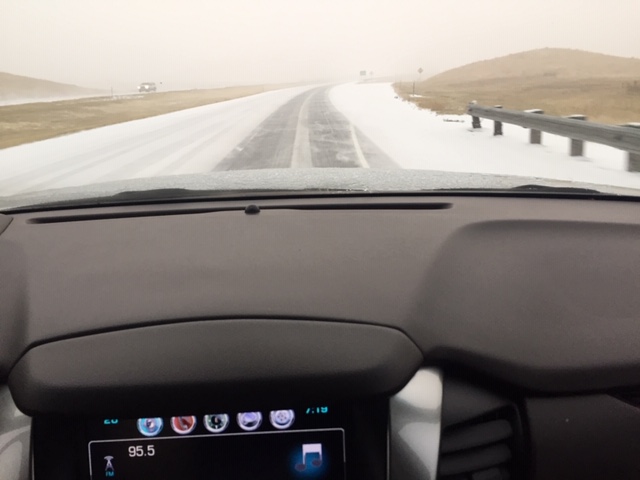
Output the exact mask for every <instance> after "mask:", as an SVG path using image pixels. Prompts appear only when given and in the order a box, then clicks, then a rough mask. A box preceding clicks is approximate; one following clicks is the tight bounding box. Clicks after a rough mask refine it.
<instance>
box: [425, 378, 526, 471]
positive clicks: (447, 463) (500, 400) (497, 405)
mask: <svg viewBox="0 0 640 480" xmlns="http://www.w3.org/2000/svg"><path fill="white" fill-rule="evenodd" d="M522 442H523V435H522V428H521V425H520V417H519V415H518V409H517V407H516V405H515V404H514V403H513V402H512V400H511V399H509V398H505V397H503V396H501V395H496V394H495V393H493V392H491V391H487V390H485V389H483V388H479V387H477V386H474V385H472V384H469V383H466V382H462V381H459V380H454V379H451V378H448V379H447V378H445V382H444V388H443V405H442V431H441V437H440V455H439V458H438V479H439V480H508V479H509V480H517V479H519V478H521V477H522V472H523V471H524V465H523V462H524V459H523V455H522V452H523V449H522Z"/></svg>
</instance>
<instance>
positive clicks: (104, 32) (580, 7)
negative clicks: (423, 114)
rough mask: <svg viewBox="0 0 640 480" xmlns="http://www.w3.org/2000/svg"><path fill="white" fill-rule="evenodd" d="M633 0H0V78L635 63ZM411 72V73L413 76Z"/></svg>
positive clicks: (302, 75)
mask: <svg viewBox="0 0 640 480" xmlns="http://www.w3.org/2000/svg"><path fill="white" fill-rule="evenodd" d="M638 2H639V0H0V71H4V72H9V73H14V74H19V75H27V76H33V77H38V78H44V79H48V80H54V81H59V82H65V83H73V84H76V85H81V86H87V87H98V88H109V87H110V86H114V87H115V88H116V89H126V88H135V86H136V85H137V84H138V83H140V82H142V81H155V82H158V83H159V82H163V87H164V88H165V89H170V88H200V87H207V86H219V85H226V84H238V83H244V84H248V83H266V82H290V81H308V80H311V81H324V80H350V79H356V78H358V74H359V71H360V70H363V69H366V70H368V71H373V72H374V73H375V75H376V76H399V75H402V74H405V75H406V74H411V75H412V74H414V72H416V70H417V69H418V68H419V67H422V68H423V69H424V70H425V73H424V74H423V78H424V77H425V76H427V75H428V74H434V73H438V72H440V71H443V70H446V69H449V68H452V67H455V66H459V65H463V64H466V63H469V62H473V61H477V60H483V59H487V58H493V57H497V56H501V55H505V54H508V53H515V52H519V51H523V50H530V49H534V48H541V47H567V48H579V49H584V50H591V51H596V52H601V53H608V54H613V55H620V56H626V57H640V28H639V25H640V8H639V7H638ZM416 75H417V74H416Z"/></svg>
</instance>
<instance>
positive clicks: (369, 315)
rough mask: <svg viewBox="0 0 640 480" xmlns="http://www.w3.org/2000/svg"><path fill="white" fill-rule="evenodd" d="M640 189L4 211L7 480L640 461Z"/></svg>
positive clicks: (612, 473)
mask: <svg viewBox="0 0 640 480" xmlns="http://www.w3.org/2000/svg"><path fill="white" fill-rule="evenodd" d="M639 239H640V203H638V199H637V198H635V199H634V198H629V197H624V196H614V195H597V194H591V193H588V192H578V193H563V192H559V193H545V194H544V195H542V194H536V193H535V192H526V191H519V192H515V191H514V192H480V191H479V192H455V191H449V192H428V193H420V192H413V193H404V194H403V193H397V194H396V193H386V194H365V193H362V192H360V193H330V192H324V193H322V192H290V193H280V194H277V193H273V194H269V193H251V192H245V193H243V194H236V195H228V196H223V195H221V196H218V197H216V198H211V199H209V198H191V199H183V200H180V201H166V202H163V201H136V202H127V201H124V200H123V201H122V202H120V203H117V202H114V203H113V204H109V205H99V206H94V207H77V206H58V207H55V208H46V207H38V206H33V207H30V208H22V209H16V210H15V211H6V212H5V213H4V214H1V215H0V478H2V479H3V480H27V479H34V480H61V479H65V480H89V479H94V480H95V479H104V478H107V479H109V478H114V479H116V480H117V479H154V480H168V479H176V478H181V479H184V480H195V479H205V478H216V479H217V478H223V479H241V478H242V479H245V478H258V479H272V478H273V479H275V478H278V479H283V478H291V479H305V478H309V479H341V480H343V479H349V480H356V479H367V480H386V479H391V480H418V479H420V480H427V479H442V480H463V479H464V480H506V479H532V480H533V479H544V480H552V479H558V480H560V479H562V480H567V479H581V480H587V479H594V480H595V479H598V480H602V479H638V478H640V314H639V312H640V295H639V291H640V290H639V287H640V282H639V280H638V278H639V277H638V272H640V243H639Z"/></svg>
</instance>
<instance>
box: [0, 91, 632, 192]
mask: <svg viewBox="0 0 640 480" xmlns="http://www.w3.org/2000/svg"><path fill="white" fill-rule="evenodd" d="M444 120H453V121H444ZM468 124H469V119H468V118H465V117H457V118H445V117H440V116H436V115H435V114H433V113H432V112H429V111H423V110H418V109H417V108H415V106H413V105H411V104H408V103H406V102H402V101H401V100H399V99H397V98H396V97H395V94H394V92H393V90H392V88H391V86H390V85H388V84H345V85H340V86H337V87H328V86H315V87H296V88H290V89H285V90H278V91H272V92H267V93H263V94H260V95H254V96H250V97H245V98H240V99H236V100H231V101H227V102H222V103H217V104H213V105H207V106H203V107H198V108H193V109H189V110H183V111H180V112H175V113H171V114H167V115H161V116H157V117H153V118H148V119H144V120H136V121H132V122H127V123H122V124H118V125H112V126H108V127H103V128H98V129H95V130H90V131H86V132H80V133H76V134H72V135H67V136H64V137H59V138H55V139H51V140H45V141H41V142H35V143H32V144H27V145H21V146H18V147H12V148H7V149H4V150H0V195H13V194H19V193H27V192H33V191H39V190H45V189H51V188H62V187H70V186H80V185H85V184H89V183H98V182H108V181H112V180H123V179H132V178H146V177H156V176H163V175H178V174H189V173H202V172H212V171H221V170H244V169H262V168H287V167H292V168H309V167H348V168H354V167H355V168H382V169H388V168H411V169H423V170H425V169H426V170H438V171H451V172H474V173H486V174H501V175H515V176H527V177H540V178H550V179H556V180H563V181H575V182H586V183H594V184H608V185H615V186H621V187H632V188H640V174H636V173H628V172H626V171H625V168H626V160H625V154H624V153H623V152H620V151H617V150H614V149H611V148H609V147H604V146H600V145H593V144H589V145H587V146H586V152H587V153H586V157H585V158H571V157H569V156H568V155H567V151H568V144H567V142H568V141H567V139H564V138H559V137H553V136H551V135H546V134H545V135H544V136H543V143H544V145H542V146H541V145H529V144H528V143H527V130H525V129H522V128H520V127H513V126H510V125H505V135H504V137H493V136H492V135H491V134H490V125H489V122H487V128H485V129H484V130H483V131H480V132H474V133H471V132H470V131H469V125H468ZM470 186H471V185H470Z"/></svg>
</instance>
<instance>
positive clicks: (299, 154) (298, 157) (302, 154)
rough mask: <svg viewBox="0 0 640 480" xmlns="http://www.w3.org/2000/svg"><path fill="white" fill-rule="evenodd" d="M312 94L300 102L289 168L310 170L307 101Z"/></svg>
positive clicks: (311, 163) (311, 164) (311, 165)
mask: <svg viewBox="0 0 640 480" xmlns="http://www.w3.org/2000/svg"><path fill="white" fill-rule="evenodd" d="M311 97H313V93H312V94H310V95H308V96H307V98H305V99H304V102H302V106H301V107H300V113H298V124H297V125H296V137H295V140H294V141H293V150H292V152H291V168H312V167H313V162H312V161H311V142H310V140H309V101H310V100H311Z"/></svg>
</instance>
